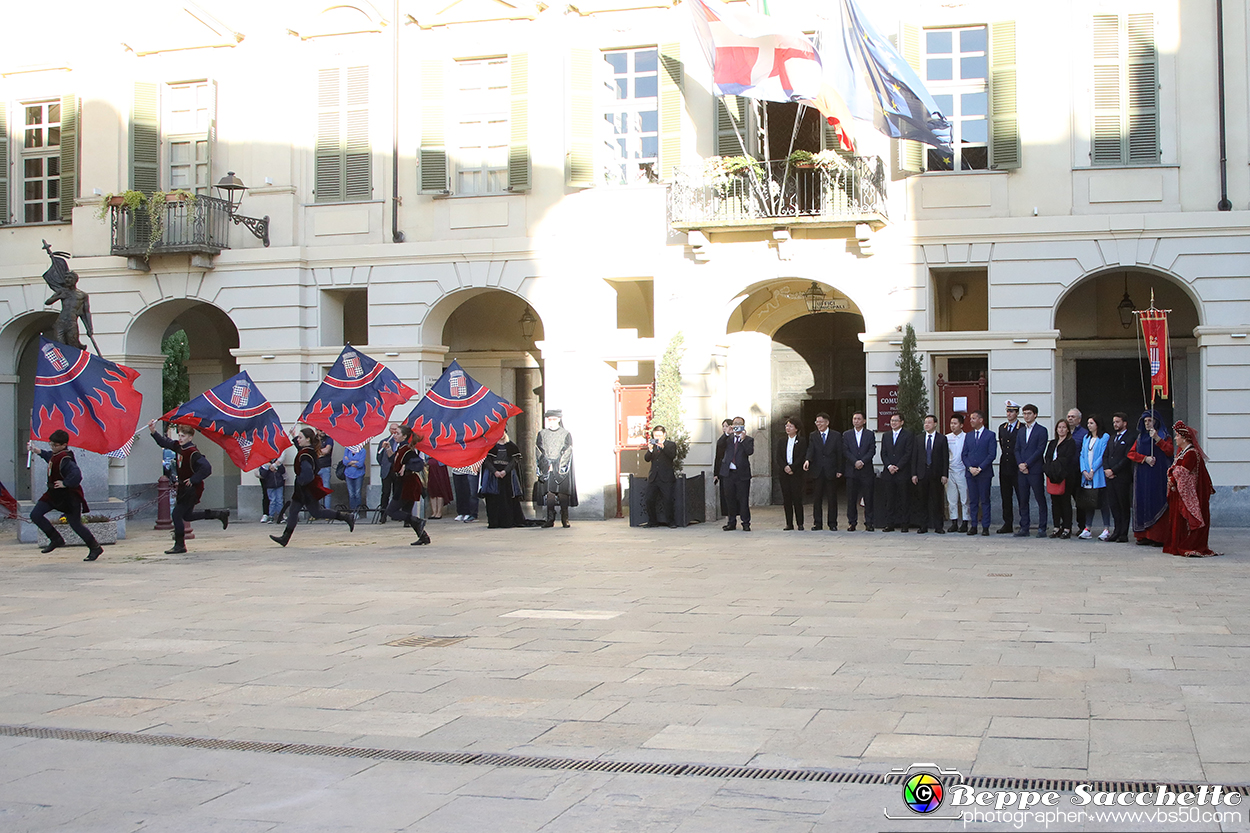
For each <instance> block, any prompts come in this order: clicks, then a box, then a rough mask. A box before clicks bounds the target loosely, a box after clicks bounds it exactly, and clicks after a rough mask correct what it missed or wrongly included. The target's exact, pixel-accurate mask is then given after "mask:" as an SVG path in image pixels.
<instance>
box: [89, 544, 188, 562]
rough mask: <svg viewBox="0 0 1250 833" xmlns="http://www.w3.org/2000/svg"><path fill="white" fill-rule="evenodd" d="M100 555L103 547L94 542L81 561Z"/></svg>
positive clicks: (102, 552)
mask: <svg viewBox="0 0 1250 833" xmlns="http://www.w3.org/2000/svg"><path fill="white" fill-rule="evenodd" d="M184 552H185V550H184ZM102 555H104V547H102V546H100V545H99V544H96V545H95V546H94V547H92V548H91V551H90V552H88V553H87V557H86V558H84V559H83V561H95V560H96V559H97V558H99V557H100V556H102Z"/></svg>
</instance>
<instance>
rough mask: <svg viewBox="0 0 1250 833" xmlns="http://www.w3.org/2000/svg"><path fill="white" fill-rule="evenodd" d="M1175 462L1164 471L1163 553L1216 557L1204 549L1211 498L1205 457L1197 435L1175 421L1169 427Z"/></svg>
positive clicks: (1209, 526) (1181, 423) (1213, 553)
mask: <svg viewBox="0 0 1250 833" xmlns="http://www.w3.org/2000/svg"><path fill="white" fill-rule="evenodd" d="M1172 434H1173V435H1174V436H1175V437H1176V462H1175V463H1173V464H1172V467H1171V468H1170V469H1168V517H1167V520H1168V536H1167V539H1166V540H1165V541H1164V544H1163V551H1164V552H1166V553H1169V554H1171V555H1188V556H1205V555H1219V553H1217V552H1212V550H1211V548H1210V547H1209V546H1207V543H1208V541H1207V538H1208V536H1209V535H1210V532H1211V495H1213V494H1215V486H1214V485H1212V483H1211V475H1209V474H1208V473H1207V463H1206V460H1207V455H1206V454H1204V453H1203V451H1202V447H1201V446H1199V445H1198V435H1197V434H1196V433H1195V431H1194V429H1192V428H1190V427H1189V426H1188V425H1186V424H1185V423H1183V422H1181V421H1180V420H1179V419H1178V420H1177V421H1176V423H1175V424H1174V425H1173V426H1172Z"/></svg>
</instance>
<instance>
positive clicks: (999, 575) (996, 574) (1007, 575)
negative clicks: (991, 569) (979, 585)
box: [986, 573, 1011, 578]
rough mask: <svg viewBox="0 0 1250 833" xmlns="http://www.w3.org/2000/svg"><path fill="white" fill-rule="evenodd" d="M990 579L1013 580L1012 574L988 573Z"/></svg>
mask: <svg viewBox="0 0 1250 833" xmlns="http://www.w3.org/2000/svg"><path fill="white" fill-rule="evenodd" d="M986 575H987V576H989V577H990V578H1011V573H986Z"/></svg>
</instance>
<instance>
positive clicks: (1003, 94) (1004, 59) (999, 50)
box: [990, 20, 1023, 171]
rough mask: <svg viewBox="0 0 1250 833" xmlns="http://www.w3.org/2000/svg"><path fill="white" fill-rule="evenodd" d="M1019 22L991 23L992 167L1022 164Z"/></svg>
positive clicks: (1013, 166)
mask: <svg viewBox="0 0 1250 833" xmlns="http://www.w3.org/2000/svg"><path fill="white" fill-rule="evenodd" d="M1016 110H1017V107H1016V23H1015V21H1014V20H1012V21H1007V22H1005V23H995V24H993V25H991V26H990V167H991V168H994V169H995V170H1000V171H1001V170H1007V169H1011V168H1019V167H1020V164H1021V161H1022V160H1021V156H1022V155H1023V154H1022V151H1021V147H1020V122H1019V120H1018V119H1017V117H1016Z"/></svg>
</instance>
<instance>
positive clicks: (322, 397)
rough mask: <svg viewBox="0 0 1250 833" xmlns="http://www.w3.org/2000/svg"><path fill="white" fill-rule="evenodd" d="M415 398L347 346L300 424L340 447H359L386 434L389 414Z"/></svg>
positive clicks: (382, 368)
mask: <svg viewBox="0 0 1250 833" xmlns="http://www.w3.org/2000/svg"><path fill="white" fill-rule="evenodd" d="M416 395H417V392H416V391H415V390H413V389H412V388H410V387H408V386H407V385H405V384H404V383H403V382H401V381H400V380H399V377H398V376H396V375H395V373H394V371H392V370H391V369H390V368H388V367H387V366H386V365H384V364H382V363H381V362H378V361H374V360H373V359H372V358H370V357H369V356H366V355H365V354H364V353H362V352H360V351H359V350H357V349H356V348H354V347H352V346H351V345H350V344H349V345H347V346H346V347H344V348H343V352H341V353H339V357H338V359H337V360H336V361H335V362H334V366H333V367H331V368H330V372H329V373H327V374H326V376H325V379H323V380H322V382H321V385H320V386H319V387H318V388H317V391H316V392H315V393H314V394H313V396H312V399H310V400H308V404H307V405H306V406H304V412H303V413H302V414H300V417H299V421H300V422H302V423H304V424H305V425H311V426H312V427H313V428H320V429H321V430H322V431H325V432H326V434H327V435H328V436H329V437H330V438H331V439H333V440H334V441H335V442H337V443H339V444H341V445H344V446H347V447H352V446H359V445H360V444H361V443H365V442H368V440H369V438H370V437H376V436H377V435H378V434H381V433H382V432H383V431H385V430H386V422H387V420H388V419H390V415H391V411H393V410H394V409H395V407H396V406H398V405H402V404H403V403H405V402H407V401H408V400H409V399H412V397H414V396H416Z"/></svg>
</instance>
